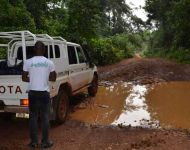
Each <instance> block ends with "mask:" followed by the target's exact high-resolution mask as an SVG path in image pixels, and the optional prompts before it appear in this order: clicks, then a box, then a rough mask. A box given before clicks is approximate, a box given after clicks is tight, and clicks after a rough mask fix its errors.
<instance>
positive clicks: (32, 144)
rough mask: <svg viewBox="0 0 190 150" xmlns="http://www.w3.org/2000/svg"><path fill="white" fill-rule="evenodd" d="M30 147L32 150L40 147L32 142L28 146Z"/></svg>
mask: <svg viewBox="0 0 190 150" xmlns="http://www.w3.org/2000/svg"><path fill="white" fill-rule="evenodd" d="M28 146H29V147H31V148H37V147H38V143H33V142H31V143H29V144H28Z"/></svg>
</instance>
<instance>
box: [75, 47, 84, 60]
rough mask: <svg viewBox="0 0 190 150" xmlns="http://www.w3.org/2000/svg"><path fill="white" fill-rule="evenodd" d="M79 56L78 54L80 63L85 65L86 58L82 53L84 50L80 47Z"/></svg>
mask: <svg viewBox="0 0 190 150" xmlns="http://www.w3.org/2000/svg"><path fill="white" fill-rule="evenodd" d="M76 49H77V54H78V58H79V63H84V62H85V57H84V54H83V52H82V49H81V48H80V47H77V48H76Z"/></svg>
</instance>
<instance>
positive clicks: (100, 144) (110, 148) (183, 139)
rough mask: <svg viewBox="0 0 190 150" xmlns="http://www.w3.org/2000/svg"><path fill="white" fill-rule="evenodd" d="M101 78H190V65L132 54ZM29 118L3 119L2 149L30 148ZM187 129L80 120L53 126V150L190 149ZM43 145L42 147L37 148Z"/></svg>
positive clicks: (102, 72)
mask: <svg viewBox="0 0 190 150" xmlns="http://www.w3.org/2000/svg"><path fill="white" fill-rule="evenodd" d="M99 73H100V79H101V80H108V81H120V80H124V81H134V82H139V83H141V84H149V83H154V82H161V81H189V80H190V65H183V64H176V63H175V62H171V61H166V60H163V59H155V58H152V59H144V58H143V59H142V58H132V59H127V60H123V61H121V62H120V63H117V64H115V65H110V66H106V67H100V68H99ZM28 130H29V129H28V120H27V119H25V120H20V119H16V120H12V121H4V120H2V119H0V150H28V149H29V148H28V147H27V144H28V143H29V135H28ZM189 135H190V134H189V131H188V130H179V129H178V130H177V129H142V128H131V127H122V126H118V127H112V126H92V125H87V124H85V123H79V122H77V121H70V120H68V121H66V123H65V124H63V125H59V126H52V127H51V128H50V137H51V139H52V140H53V141H54V143H55V144H54V146H53V147H52V148H51V149H50V150H189V149H190V136H189ZM38 149H40V148H38Z"/></svg>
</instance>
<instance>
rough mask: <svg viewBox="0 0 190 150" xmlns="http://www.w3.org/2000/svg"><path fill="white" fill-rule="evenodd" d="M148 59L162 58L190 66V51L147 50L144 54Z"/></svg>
mask: <svg viewBox="0 0 190 150" xmlns="http://www.w3.org/2000/svg"><path fill="white" fill-rule="evenodd" d="M143 55H144V56H146V57H161V58H166V59H171V60H175V61H177V62H179V63H188V64H190V50H189V49H186V50H183V49H181V50H165V49H164V50H163V49H155V50H151V51H150V50H146V51H144V53H143Z"/></svg>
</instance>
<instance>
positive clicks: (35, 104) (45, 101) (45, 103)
mask: <svg viewBox="0 0 190 150" xmlns="http://www.w3.org/2000/svg"><path fill="white" fill-rule="evenodd" d="M28 97H29V127H30V138H31V142H32V143H38V115H39V114H40V120H41V123H42V143H47V142H48V140H49V139H48V129H49V106H50V96H49V92H46V91H30V92H29V95H28Z"/></svg>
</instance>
